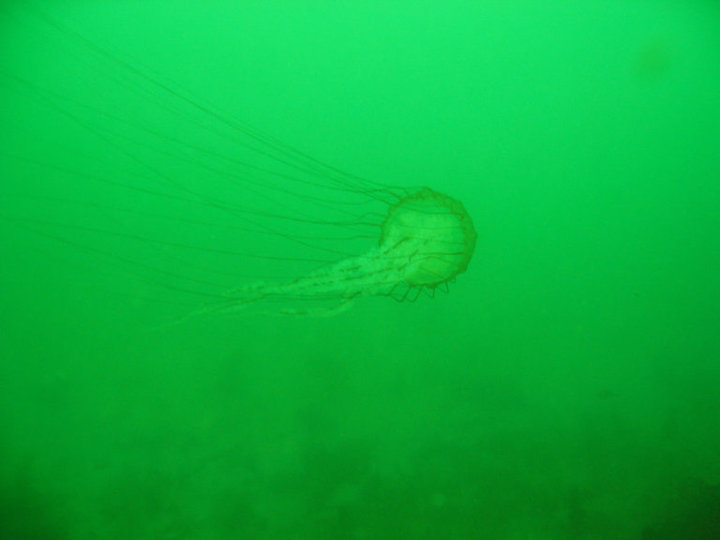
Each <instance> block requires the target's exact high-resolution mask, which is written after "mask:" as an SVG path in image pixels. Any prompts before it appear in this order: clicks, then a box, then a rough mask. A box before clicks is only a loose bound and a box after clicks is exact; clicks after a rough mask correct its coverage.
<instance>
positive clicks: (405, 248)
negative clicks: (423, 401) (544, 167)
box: [0, 17, 476, 318]
mask: <svg viewBox="0 0 720 540" xmlns="http://www.w3.org/2000/svg"><path fill="white" fill-rule="evenodd" d="M47 22H48V18H47V17H44V18H43V20H42V21H41V22H40V23H38V24H40V25H41V28H42V29H43V32H42V33H41V34H40V35H42V36H43V40H46V39H47V40H48V41H52V42H53V44H54V45H55V41H57V47H55V48H54V54H53V55H51V56H53V57H54V56H57V57H58V60H59V61H58V64H60V65H62V66H63V69H64V70H65V72H63V74H62V78H61V81H60V82H55V79H54V78H53V77H56V76H57V75H56V74H54V73H53V72H52V70H50V72H49V73H50V75H48V74H46V73H44V72H38V73H35V72H32V71H28V72H20V73H19V74H15V73H14V72H13V70H12V69H0V83H2V85H1V86H0V90H6V91H7V92H8V93H7V95H8V96H10V95H12V96H13V99H17V103H18V106H17V107H15V108H14V111H10V112H8V111H5V117H7V118H6V119H7V120H8V123H6V126H9V125H13V126H17V127H18V132H19V133H22V134H23V137H24V138H23V139H20V140H18V141H14V140H12V138H11V137H9V136H8V137H7V138H8V145H6V146H5V148H4V150H2V152H3V153H4V157H5V158H7V160H8V162H9V161H12V175H13V176H12V178H13V179H14V180H16V181H14V182H11V183H10V184H12V188H13V189H15V192H13V193H10V187H9V186H5V187H4V188H3V191H4V193H3V195H5V197H3V199H4V200H5V201H6V203H8V204H7V208H2V212H0V215H1V216H2V217H3V218H4V222H5V224H12V225H17V226H18V227H20V228H22V229H23V230H24V231H27V232H30V233H31V234H36V235H38V236H40V237H42V238H44V239H46V240H50V241H55V242H57V243H58V245H61V246H63V247H64V248H68V250H75V251H76V252H77V253H79V254H81V255H82V259H83V260H90V259H96V260H97V261H98V265H97V266H102V269H101V271H103V272H104V271H107V272H108V273H109V274H110V279H115V278H116V276H118V275H119V276H120V280H116V281H115V283H118V282H120V281H126V282H128V283H130V282H132V283H133V284H134V283H137V282H141V283H145V284H147V285H149V287H155V288H156V289H159V290H162V291H166V292H168V293H169V294H162V295H160V296H161V297H162V298H163V299H164V300H168V299H169V300H170V301H171V302H175V301H177V304H178V305H181V306H182V307H179V308H177V309H178V311H179V313H178V314H179V315H180V316H183V315H182V314H183V313H189V314H190V315H188V316H186V317H189V316H196V315H200V314H209V313H213V312H234V311H238V310H241V309H249V308H250V307H251V306H259V310H260V311H262V312H266V313H287V314H308V315H330V314H335V313H339V312H341V311H343V310H345V309H347V308H348V307H350V306H351V305H352V304H353V303H354V301H356V300H358V299H360V298H363V297H373V296H376V297H377V296H385V297H391V298H393V299H395V300H399V301H404V300H412V299H415V298H417V297H418V296H419V295H420V294H421V293H423V292H429V293H433V292H435V291H436V290H438V289H441V290H444V289H445V288H446V287H447V285H448V284H449V283H451V282H452V281H453V280H454V279H455V277H456V276H458V275H459V274H462V273H463V272H464V271H465V270H466V269H467V267H468V264H469V263H470V260H471V259H472V256H473V252H474V248H475V240H476V233H475V230H474V228H473V223H472V220H471V218H470V216H469V214H468V213H467V211H466V210H465V208H464V206H463V204H462V203H460V202H459V201H457V200H456V199H453V198H452V197H451V196H449V195H446V194H444V193H441V192H439V191H436V190H434V189H431V188H429V187H414V188H413V187H399V186H394V185H387V184H383V183H379V182H375V181H371V180H368V179H365V178H362V177H360V176H357V175H353V174H349V173H347V172H344V171H342V170H341V169H339V168H336V167H333V166H330V165H327V164H325V163H323V162H321V161H319V160H318V159H316V158H314V157H312V156H310V155H308V154H305V153H303V152H301V151H299V150H297V149H294V148H292V147H290V146H288V145H286V144H285V143H283V142H281V141H279V140H277V139H275V138H274V137H271V136H269V135H268V134H266V133H264V132H262V131H260V130H258V129H255V128H253V127H251V126H248V125H247V124H246V123H244V122H241V121H237V120H235V119H234V118H233V117H232V116H231V115H228V114H226V113H224V112H222V111H220V110H219V109H217V108H216V107H213V106H212V105H209V104H207V103H205V102H203V101H202V100H199V99H197V98H195V97H194V96H191V95H189V94H188V93H187V92H185V91H184V90H182V89H181V88H179V87H177V86H175V85H173V83H171V82H168V81H165V80H164V79H160V78H158V77H156V76H155V75H154V72H152V73H153V75H151V74H150V73H151V72H149V71H146V70H145V69H144V68H143V67H141V66H139V65H138V64H135V63H133V62H131V61H129V60H127V59H125V58H124V57H122V56H118V55H117V54H116V53H114V52H112V53H111V52H108V51H106V50H105V49H104V48H103V47H101V46H99V45H97V44H95V43H93V42H90V41H88V40H87V39H86V38H84V37H83V36H82V35H81V34H79V33H77V32H75V31H74V30H72V29H67V28H66V27H65V26H64V25H62V24H61V23H58V22H57V21H55V20H54V19H49V24H45V23H47ZM42 25H44V26H42ZM46 30H47V32H46ZM60 60H61V61H60ZM38 64H40V63H39V62H38ZM50 64H51V63H50ZM42 65H43V66H44V65H45V64H42ZM2 67H4V66H1V65H0V68H2ZM90 74H91V75H90ZM118 83H120V84H118ZM88 89H92V90H93V92H92V96H91V97H90V98H88ZM18 95H19V96H20V97H19V98H18V97H17V96H18ZM11 103H12V101H11V100H8V104H11ZM8 109H9V107H8ZM15 115H17V116H15ZM23 115H27V118H25V117H24V116H23ZM40 118H43V119H48V120H51V121H52V122H53V123H54V125H55V130H56V131H57V133H49V134H46V133H40V132H39V128H37V127H36V126H37V122H38V120H37V119H40ZM26 120H31V121H26ZM6 131H7V129H6ZM58 154H63V155H64V156H63V158H62V159H60V158H57V157H52V156H57V155H58ZM48 156H51V157H48ZM9 201H12V202H13V204H12V205H11V204H10V203H9ZM18 201H19V202H20V204H16V205H15V204H14V203H15V202H18ZM64 254H67V253H64ZM91 270H95V267H93V268H92V269H91ZM89 279H90V281H89V282H88V283H89V286H88V288H90V285H91V283H92V282H93V281H94V282H97V283H99V282H100V281H101V280H100V279H99V278H98V277H96V276H94V277H91V278H89ZM112 288H113V289H114V290H113V291H111V292H115V293H118V292H119V293H120V294H119V295H120V296H121V297H123V298H126V297H128V296H129V293H130V291H131V290H134V289H131V287H130V285H126V286H124V287H119V286H117V285H116V284H113V285H112ZM147 289H148V288H145V289H143V293H147V292H148V290H147ZM138 290H140V289H138ZM133 294H134V293H133ZM139 296H140V295H139V294H138V297H139ZM198 306H199V307H198ZM186 317H183V318H186Z"/></svg>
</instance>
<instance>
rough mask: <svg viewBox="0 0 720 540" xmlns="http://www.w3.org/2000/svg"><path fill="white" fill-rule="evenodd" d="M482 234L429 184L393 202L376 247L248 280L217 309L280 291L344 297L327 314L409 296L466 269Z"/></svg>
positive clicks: (454, 203)
mask: <svg viewBox="0 0 720 540" xmlns="http://www.w3.org/2000/svg"><path fill="white" fill-rule="evenodd" d="M476 237H477V234H476V232H475V228H474V226H473V223H472V219H471V218H470V216H469V214H468V213H467V211H466V210H465V207H464V206H463V204H462V203H461V202H460V201H457V200H455V199H453V198H452V197H450V196H448V195H445V194H443V193H440V192H437V191H435V190H433V189H430V188H428V187H423V188H421V189H419V190H417V191H413V192H411V193H409V194H407V195H406V196H404V197H402V198H401V199H400V200H399V201H398V202H397V203H396V204H394V205H392V206H390V208H389V209H388V213H387V216H386V217H385V219H384V221H383V223H382V226H381V234H380V238H379V240H378V245H377V246H376V247H375V248H374V249H372V250H370V251H368V252H367V253H364V254H363V255H360V256H358V257H351V258H347V259H342V260H340V261H339V262H337V263H335V264H333V265H331V266H329V267H327V268H321V269H319V270H317V271H315V272H312V273H310V274H308V275H305V276H302V277H299V278H297V279H294V280H292V281H289V282H285V283H265V282H258V283H253V284H250V285H247V286H245V287H242V288H240V289H237V290H236V291H232V292H231V293H229V294H228V296H229V298H228V300H227V302H225V303H224V304H221V305H219V306H216V307H215V308H213V310H215V309H223V310H227V309H234V308H237V307H238V306H242V305H244V304H247V303H250V302H255V301H258V300H262V299H265V298H268V297H272V296H276V295H279V296H293V297H310V298H313V297H317V296H330V297H336V298H338V299H340V300H341V302H340V303H338V304H337V306H335V307H334V308H332V309H331V310H323V311H322V313H323V314H334V313H337V312H339V311H341V310H343V309H345V308H346V307H348V306H349V305H350V302H351V301H352V300H354V299H355V298H357V297H362V296H394V297H395V298H398V299H400V300H405V299H407V298H408V297H409V296H410V295H411V293H413V292H415V293H416V294H417V293H419V292H421V291H423V290H429V291H434V290H435V289H436V288H437V287H440V286H446V285H447V284H448V282H450V281H451V280H453V279H455V277H456V276H457V275H458V274H461V273H463V272H464V271H465V270H466V268H467V266H468V264H469V262H470V260H471V259H472V256H473V253H474V250H475V241H476ZM398 293H399V294H398Z"/></svg>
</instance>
